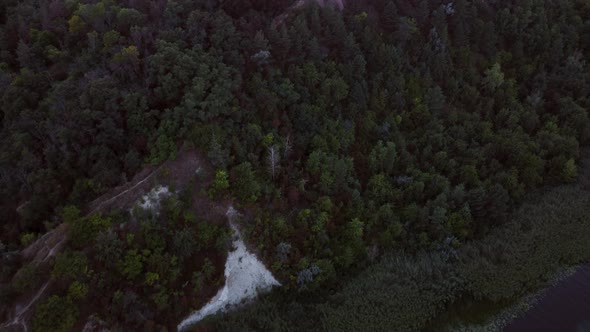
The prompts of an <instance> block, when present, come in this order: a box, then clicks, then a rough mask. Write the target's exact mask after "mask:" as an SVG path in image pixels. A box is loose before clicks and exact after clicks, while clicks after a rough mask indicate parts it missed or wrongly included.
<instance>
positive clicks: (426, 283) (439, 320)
mask: <svg viewBox="0 0 590 332" xmlns="http://www.w3.org/2000/svg"><path fill="white" fill-rule="evenodd" d="M586 179H587V178H586V177H584V176H581V177H580V182H579V183H577V184H571V185H564V186H559V187H554V188H549V189H545V190H543V191H539V192H537V193H535V194H533V195H530V196H529V197H528V198H527V199H526V201H525V203H524V204H523V205H522V206H521V207H520V208H519V209H518V210H517V211H515V212H514V213H513V215H512V217H511V219H510V220H509V221H508V222H507V223H505V224H504V225H502V226H500V227H498V228H496V229H494V230H492V231H491V232H490V233H489V234H488V235H487V236H486V237H484V238H483V239H481V240H478V241H473V242H472V243H468V244H465V245H463V246H461V247H459V248H458V249H453V248H451V247H446V248H443V249H441V250H439V251H436V252H429V253H418V254H406V253H395V254H389V255H385V256H384V257H382V258H381V259H380V260H379V262H378V263H376V264H373V265H372V266H371V267H369V268H368V269H367V270H365V271H364V272H362V273H361V274H359V275H357V276H356V277H353V278H352V279H349V280H346V281H344V282H343V286H342V287H341V288H340V289H338V290H333V291H332V294H331V295H326V296H324V297H322V298H321V299H320V300H317V296H314V297H315V298H316V300H315V301H313V302H311V301H308V300H307V298H308V296H306V294H303V293H301V294H298V296H297V299H295V300H293V299H290V300H287V299H286V298H285V297H286V296H282V295H280V294H276V295H275V297H271V298H267V299H264V300H262V301H260V302H259V303H257V304H255V305H253V306H250V307H247V308H245V309H244V310H241V311H239V312H234V313H232V314H229V315H225V316H223V317H217V318H216V319H213V320H210V321H209V322H208V323H207V324H208V325H210V326H211V327H213V328H215V329H218V330H224V331H229V330H233V331H235V330H240V331H248V330H265V331H299V330H311V331H365V330H366V331H368V330H371V331H391V330H404V331H417V330H425V329H432V330H441V329H460V328H462V327H465V326H471V327H473V326H477V327H480V328H486V329H487V330H497V329H499V328H500V327H501V325H502V322H507V321H509V320H510V319H511V318H513V317H514V316H515V315H517V314H518V313H520V312H522V311H523V310H525V309H526V308H527V305H528V304H530V303H531V301H532V300H534V296H533V295H530V294H534V293H535V292H536V291H539V290H540V289H542V288H543V287H546V286H548V285H549V284H551V283H552V282H553V281H554V280H555V278H556V272H558V271H565V270H564V268H567V267H570V266H574V265H576V264H580V263H583V262H587V261H588V260H590V247H588V246H587V241H588V238H590V227H588V226H589V225H590V220H589V216H590V192H589V191H588V190H587V189H585V187H584V183H585V182H586V181H587V180H586ZM314 295H315V294H314ZM527 295H528V296H527ZM309 297H310V298H311V296H309ZM494 318H495V319H494Z"/></svg>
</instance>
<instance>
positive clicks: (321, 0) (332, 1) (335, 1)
mask: <svg viewBox="0 0 590 332" xmlns="http://www.w3.org/2000/svg"><path fill="white" fill-rule="evenodd" d="M314 2H315V3H317V4H318V5H319V6H320V7H322V8H323V7H325V6H326V5H333V6H335V7H336V8H338V9H340V10H343V9H344V4H345V3H346V1H345V0H297V1H295V2H294V3H293V4H292V5H291V6H289V8H287V9H285V11H284V12H283V13H282V14H281V15H279V16H277V17H275V18H274V19H273V20H272V23H271V25H270V26H271V27H272V28H273V29H276V28H278V27H279V26H280V25H281V24H283V22H284V21H285V20H286V19H287V18H288V17H289V15H290V14H291V13H293V12H294V11H295V10H297V9H299V8H302V7H303V6H305V5H307V4H309V3H314Z"/></svg>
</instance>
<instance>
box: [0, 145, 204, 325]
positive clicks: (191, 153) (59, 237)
mask: <svg viewBox="0 0 590 332" xmlns="http://www.w3.org/2000/svg"><path fill="white" fill-rule="evenodd" d="M202 164H203V161H202V159H201V157H200V155H199V154H198V153H197V152H196V151H195V150H185V151H182V152H181V153H179V156H178V157H177V158H176V159H175V160H169V161H166V162H164V163H163V164H161V165H160V166H159V167H154V166H148V167H146V168H145V169H144V170H143V171H141V172H140V173H138V174H137V175H136V176H135V177H134V178H133V179H132V180H131V181H129V182H127V183H125V184H123V185H121V186H119V187H116V188H114V189H112V190H111V191H109V192H108V193H107V194H105V195H103V196H101V197H99V198H97V199H96V200H94V201H92V202H91V203H90V204H89V208H88V212H87V213H86V214H85V216H86V217H88V216H90V215H92V214H94V213H97V212H105V211H108V210H112V209H125V208H130V207H131V206H133V204H135V203H136V202H137V201H138V200H139V199H140V198H141V197H142V196H143V195H145V194H146V193H147V192H149V191H150V190H151V189H152V188H153V187H154V186H155V185H156V184H157V183H158V182H159V181H166V182H167V183H169V184H171V185H174V186H176V187H178V188H181V187H183V185H185V184H186V183H188V182H189V180H190V179H191V178H192V177H193V176H194V174H195V170H198V169H200V167H201V165H202ZM164 170H166V172H164V173H166V174H165V175H162V174H161V173H163V172H162V171H164ZM160 175H162V176H160ZM159 177H161V178H162V179H158V178H159ZM150 180H153V181H150ZM67 230H68V226H67V225H66V224H65V223H62V224H60V225H59V226H57V227H56V228H55V229H53V230H51V231H49V232H47V233H45V234H44V235H43V236H41V237H40V238H39V239H37V241H35V242H33V243H32V244H31V245H29V246H28V247H27V248H25V249H23V250H22V252H21V254H22V257H23V260H24V261H27V262H31V263H34V264H37V265H39V264H44V263H47V261H48V260H49V259H50V258H51V257H53V256H55V255H56V254H57V253H59V252H60V250H61V249H62V248H63V246H64V245H65V244H66V242H67ZM51 284H52V282H51V279H50V280H48V281H47V282H45V284H43V286H41V288H40V289H39V290H38V291H37V292H36V293H35V294H34V295H32V296H31V297H30V299H26V300H25V299H23V300H22V301H19V302H17V303H16V304H15V309H14V314H13V315H12V317H10V318H9V319H8V320H7V321H6V322H4V323H2V324H1V325H0V331H10V330H17V331H18V330H19V326H20V327H22V331H25V332H28V326H27V320H28V319H29V315H30V313H31V311H30V309H31V308H33V306H34V305H35V303H36V302H37V301H38V300H39V299H40V298H41V297H42V296H43V294H44V293H45V291H46V290H47V288H48V287H49V286H50V285H51Z"/></svg>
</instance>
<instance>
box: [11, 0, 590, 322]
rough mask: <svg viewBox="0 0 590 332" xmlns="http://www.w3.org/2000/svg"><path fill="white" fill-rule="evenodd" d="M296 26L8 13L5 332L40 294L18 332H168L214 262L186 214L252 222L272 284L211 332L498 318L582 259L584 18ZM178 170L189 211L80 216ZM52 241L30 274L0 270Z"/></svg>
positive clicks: (203, 9) (209, 227) (555, 12)
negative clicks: (177, 163) (60, 234)
mask: <svg viewBox="0 0 590 332" xmlns="http://www.w3.org/2000/svg"><path fill="white" fill-rule="evenodd" d="M291 5H292V3H291V2H289V1H285V0H281V1H267V0H243V1H237V0H225V1H217V0H48V1H41V0H4V1H1V2H0V98H1V99H0V109H1V111H2V117H0V141H1V142H2V144H0V216H2V218H1V220H0V223H1V224H0V229H1V232H0V252H2V256H1V257H2V260H1V261H0V318H2V319H0V321H4V319H3V318H4V317H7V315H8V314H9V312H10V310H12V309H11V308H12V304H13V303H14V301H16V299H17V298H18V297H19V296H21V295H23V294H26V293H27V292H29V291H31V290H32V289H33V288H34V287H36V286H39V285H40V284H41V282H42V280H44V278H51V280H54V281H55V282H54V284H55V286H54V287H52V289H51V293H52V295H51V296H50V297H48V298H47V299H44V300H43V301H42V302H41V304H39V305H38V306H36V308H35V312H34V316H33V317H32V319H31V327H32V330H33V331H69V330H72V329H81V327H83V326H84V322H85V321H86V320H87V318H88V316H89V315H91V314H93V313H96V314H97V315H98V317H99V318H100V320H101V321H102V322H103V323H105V324H107V325H108V326H111V327H113V328H114V329H117V328H119V329H124V330H161V329H173V328H174V327H175V324H177V323H178V319H179V318H180V317H182V316H183V315H186V314H187V313H189V312H191V311H192V309H196V308H198V306H199V305H202V304H203V303H204V302H206V299H207V297H210V296H212V295H213V293H214V288H215V289H216V287H217V286H219V284H220V283H222V282H223V280H222V279H223V277H222V275H221V272H222V266H221V265H220V262H222V261H223V259H224V257H225V255H226V252H227V249H228V237H229V230H228V227H227V225H223V223H221V222H218V221H217V222H209V221H208V220H206V219H204V218H202V217H201V216H199V215H196V214H195V213H194V211H191V195H200V197H201V196H202V197H205V198H206V199H208V200H213V201H228V200H231V201H232V202H234V204H235V206H236V208H238V209H240V210H242V211H247V213H246V218H244V220H243V221H242V227H243V231H244V235H245V237H246V239H247V242H248V243H249V244H250V246H251V247H252V248H253V249H254V250H255V251H256V253H257V255H258V256H259V257H260V258H261V259H262V260H263V261H264V262H265V263H266V265H267V266H268V267H269V269H270V270H271V271H272V273H273V274H274V275H275V276H276V277H277V279H279V280H280V281H281V283H282V284H283V287H282V288H281V290H280V291H277V292H275V293H273V294H271V295H269V296H268V297H267V298H265V299H262V300H261V301H260V303H258V304H256V305H254V306H251V307H248V308H246V309H245V310H244V311H243V312H237V313H233V314H231V315H229V316H227V317H225V316H224V317H222V318H219V317H217V318H213V319H212V320H210V321H206V322H205V323H204V324H205V325H207V326H209V327H210V328H211V329H213V330H229V331H233V330H235V329H236V326H238V327H240V328H243V329H247V328H250V329H251V330H260V331H271V330H272V331H283V330H293V331H300V330H317V329H322V330H328V331H344V330H351V331H358V330H359V329H361V328H365V329H369V330H372V331H380V330H384V331H387V330H396V329H398V330H407V331H410V330H423V329H426V328H428V327H429V326H430V324H432V323H433V322H435V321H436V317H437V316H438V315H439V314H440V313H441V312H443V310H444V309H445V308H447V307H448V306H449V305H450V304H452V303H455V302H457V301H458V299H463V300H464V299H465V298H470V299H472V300H474V301H475V300H478V301H490V302H498V303H499V302H502V301H508V300H509V299H511V298H512V297H513V296H515V295H517V294H522V293H524V292H525V291H526V290H530V289H532V288H534V287H537V286H538V285H539V284H540V283H541V281H539V280H544V279H543V278H545V277H546V276H547V275H548V274H549V273H550V271H552V270H553V269H554V268H556V266H558V265H559V264H576V263H580V262H583V261H584V260H588V259H590V253H588V252H586V251H587V249H582V248H583V245H581V244H580V243H583V242H577V241H582V240H581V239H582V238H581V236H583V235H585V234H586V233H587V232H588V231H587V230H586V228H587V227H584V225H585V224H584V222H587V216H588V213H586V212H588V211H587V206H588V204H587V202H586V201H584V199H587V197H588V195H589V194H588V192H587V190H588V188H585V187H584V186H583V185H580V184H577V183H579V182H580V178H583V181H586V182H587V181H588V178H587V177H583V176H582V173H584V172H583V170H582V168H583V166H584V165H583V163H582V160H581V159H582V157H583V151H585V148H586V147H587V146H588V144H589V143H590V117H589V114H588V109H589V108H590V99H589V93H590V69H589V67H588V64H587V62H586V59H587V58H588V57H589V56H590V2H588V1H586V0H572V1H558V0H519V1H517V0H509V1H495V0H490V1H479V0H349V1H348V2H346V3H345V6H344V9H343V10H339V9H338V8H334V7H332V6H329V5H328V6H324V7H321V6H319V5H317V4H315V3H313V2H307V3H306V4H305V5H303V6H301V7H298V8H292V7H290V6H291ZM285 13H287V14H288V15H285ZM187 148H188V149H195V150H197V151H199V153H200V154H201V155H203V156H204V158H205V159H206V160H207V168H208V169H210V172H209V173H210V177H209V178H208V179H207V181H206V183H207V188H204V189H202V190H201V192H199V193H193V192H191V190H190V186H189V187H188V188H189V189H187V190H182V191H180V193H179V195H178V196H174V197H171V198H169V199H168V200H166V201H165V202H164V204H163V211H162V213H161V214H160V215H158V216H156V215H150V214H149V213H148V214H145V215H144V214H142V213H141V212H138V213H130V212H129V211H123V210H115V211H111V212H110V213H108V214H94V215H90V216H87V215H86V214H85V213H84V211H88V206H89V204H90V202H92V201H93V200H94V199H96V198H98V197H100V196H101V195H103V194H105V193H107V192H109V190H111V189H112V188H114V187H116V186H118V185H121V184H124V183H126V182H127V181H130V180H131V179H132V178H133V177H134V176H135V175H136V174H138V173H139V172H140V171H141V170H142V169H144V168H146V167H149V166H150V165H152V166H155V165H160V164H162V163H163V162H165V161H167V160H175V159H176V158H177V157H178V156H179V154H181V153H182V151H183V149H187ZM556 188H557V189H556ZM544 191H549V194H548V196H543V197H544V198H538V197H536V196H535V195H537V194H538V193H539V192H544ZM205 198H203V199H205ZM535 200H537V202H541V203H538V204H539V205H542V208H543V209H544V210H542V211H541V212H539V211H538V210H534V209H533V207H530V205H531V203H530V202H531V201H535ZM556 202H561V203H559V204H558V203H556ZM523 203H524V205H523ZM527 204H528V205H527ZM564 204H570V205H571V208H569V209H568V211H570V212H568V214H567V215H566V216H564V217H563V218H556V217H555V216H556V215H559V213H561V212H557V211H558V210H559V209H560V206H563V205H564ZM526 206H529V210H525V211H529V212H527V213H523V212H519V211H523V209H525V208H526ZM568 206H569V205H568ZM540 208H541V207H540ZM530 209H533V210H530ZM530 211H532V212H530ZM519 213H520V214H519ZM531 215H536V216H538V218H537V219H534V218H532V217H531ZM62 222H64V223H66V224H67V225H69V232H68V239H69V240H68V243H67V248H66V249H65V251H63V252H62V253H59V254H58V255H57V256H56V257H55V259H52V260H51V262H49V264H48V265H45V266H42V267H38V266H33V265H31V264H28V262H26V261H24V260H22V259H21V258H20V257H19V256H18V255H9V253H14V252H18V251H19V250H21V249H23V248H25V247H27V246H28V245H29V244H31V243H33V242H34V241H35V240H36V239H38V238H40V237H41V236H42V235H43V234H44V233H46V232H48V231H50V230H52V229H55V228H56V227H57V225H59V224H60V223H62ZM560 223H561V224H560ZM560 225H561V226H560ZM558 226H559V227H558ZM531 234H536V235H535V236H533V235H531ZM588 235H590V234H588ZM577 236H580V240H572V241H571V243H570V244H569V246H568V245H566V244H563V241H564V240H563V239H571V238H575V239H578V238H577ZM585 238H586V239H587V238H588V236H586V237H585ZM557 243H560V244H559V248H557V249H556V247H554V245H557ZM539 247H543V248H546V249H547V250H546V251H542V253H540V254H538V255H539V256H537V258H538V260H539V261H537V260H535V261H531V262H529V263H530V264H529V265H530V266H529V265H525V266H526V268H522V266H521V263H522V259H525V258H526V257H528V256H530V255H531V253H533V252H537V251H539V250H537V251H535V249H534V248H539ZM514 252H518V254H513V253H514ZM195 257H199V258H198V259H197V263H198V264H196V265H197V266H194V265H195ZM203 257H206V258H205V259H203ZM541 257H544V258H545V259H541ZM189 261H190V262H191V263H190V264H189V263H187V262H189ZM189 265H190V266H189ZM400 266H401V267H402V268H400ZM403 266H406V267H405V268H403ZM518 266H521V267H520V268H519V267H518ZM394 270H395V271H396V272H395V273H393V272H392V271H394ZM17 271H18V273H17ZM507 271H510V272H507ZM514 271H518V273H516V272H514ZM89 286H92V287H89ZM383 293H385V294H390V295H391V296H390V297H393V295H392V294H395V295H396V300H395V301H394V302H387V301H385V300H384V299H383V297H382V294H383ZM415 294H420V296H416V295H415ZM188 298H190V300H187V299H188ZM181 299H184V300H181ZM355 301H358V302H355ZM344 304H346V305H344ZM129 308H134V309H133V310H129ZM351 313H355V314H354V315H353V314H351ZM363 315H364V316H363ZM302 317H305V319H301V318H302ZM294 322H297V324H295V323H294ZM318 322H321V324H319V323H318ZM361 322H364V325H362V326H359V325H358V324H361ZM232 324H235V325H232Z"/></svg>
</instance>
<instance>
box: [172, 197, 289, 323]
mask: <svg viewBox="0 0 590 332" xmlns="http://www.w3.org/2000/svg"><path fill="white" fill-rule="evenodd" d="M236 214H237V213H236V210H234V208H233V207H230V208H229V209H228V210H227V213H226V215H227V218H228V220H229V224H230V226H231V228H232V230H233V231H234V238H233V246H234V248H235V250H234V251H231V252H230V253H229V254H228V256H227V261H226V262H225V285H224V286H223V288H222V289H220V290H219V292H218V293H217V295H215V296H214V297H213V298H212V299H211V301H209V303H207V304H206V305H205V306H204V307H203V308H201V309H200V310H198V311H196V312H194V313H193V314H191V315H190V316H189V317H188V318H186V319H185V320H183V321H182V322H181V323H180V324H178V331H182V330H184V329H185V328H187V327H188V326H189V325H192V324H195V323H197V322H199V321H201V320H202V319H203V318H205V317H206V316H209V315H212V314H214V313H217V312H219V311H222V312H223V311H226V310H228V309H231V308H233V307H235V306H237V305H239V304H240V303H242V302H243V301H245V300H251V299H254V298H255V297H256V295H258V294H259V293H262V292H266V291H268V290H270V289H271V288H272V287H274V286H280V285H281V284H280V283H279V282H278V281H277V280H276V279H275V278H274V277H273V275H272V273H270V271H269V270H267V269H266V267H265V266H264V264H262V262H261V261H259V260H258V258H256V256H255V255H254V254H252V253H250V252H248V250H247V249H246V246H245V245H244V241H243V240H242V236H241V234H240V231H239V230H238V228H237V227H236V225H235V224H234V222H233V219H234V218H235V216H236Z"/></svg>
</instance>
